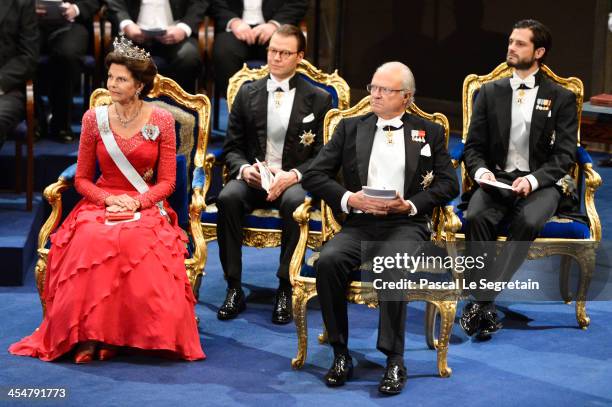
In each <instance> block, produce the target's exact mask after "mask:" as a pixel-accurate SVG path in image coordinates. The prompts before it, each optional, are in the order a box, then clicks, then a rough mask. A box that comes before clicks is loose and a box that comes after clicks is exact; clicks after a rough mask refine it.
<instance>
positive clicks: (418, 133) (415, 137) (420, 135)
mask: <svg viewBox="0 0 612 407" xmlns="http://www.w3.org/2000/svg"><path fill="white" fill-rule="evenodd" d="M410 136H411V137H412V141H416V142H417V143H424V142H425V130H412V131H411V132H410Z"/></svg>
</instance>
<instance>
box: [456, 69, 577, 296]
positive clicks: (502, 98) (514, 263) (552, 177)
mask: <svg viewBox="0 0 612 407" xmlns="http://www.w3.org/2000/svg"><path fill="white" fill-rule="evenodd" d="M535 78H536V82H535V83H536V86H539V87H538V89H537V96H536V103H534V107H533V113H532V119H531V127H530V132H529V169H530V171H529V172H521V171H513V172H505V171H503V169H504V168H505V167H506V160H507V157H508V148H509V142H510V126H511V118H512V96H513V93H512V92H513V91H512V88H511V86H510V79H509V78H505V79H500V80H497V81H494V82H490V83H486V84H484V85H483V86H482V88H481V89H480V92H479V93H478V96H477V98H476V102H475V105H474V112H473V113H472V119H471V122H470V128H469V131H468V137H467V140H466V143H465V164H466V167H467V170H468V172H469V175H470V177H472V179H474V177H475V175H476V171H478V169H480V168H486V169H488V170H489V171H491V172H493V174H494V175H495V177H496V179H498V180H505V181H507V182H508V183H510V184H511V183H512V181H514V179H516V178H517V177H519V176H525V175H527V174H531V175H533V177H535V179H536V180H537V183H538V187H537V189H535V190H534V191H532V192H531V193H530V194H529V195H528V196H527V197H526V198H520V197H517V196H515V195H513V194H512V193H511V192H508V193H506V194H503V193H500V192H499V191H497V190H496V189H487V190H485V189H483V188H477V189H476V191H475V192H474V194H473V195H472V197H471V198H470V201H469V205H468V209H467V212H466V214H465V217H466V219H467V220H468V222H469V223H468V225H469V227H468V231H467V236H466V237H467V240H469V241H473V242H478V241H495V240H496V239H497V236H498V225H499V224H500V223H501V221H502V220H503V219H504V218H506V219H508V218H509V220H510V226H509V229H508V235H507V236H508V240H510V241H517V242H521V241H522V242H529V241H533V240H534V239H535V238H536V237H537V235H538V233H539V232H540V231H541V229H542V228H543V226H544V224H545V223H546V221H548V219H550V218H551V217H552V216H553V215H554V214H555V212H556V210H557V205H558V203H559V199H560V197H561V194H560V192H559V189H558V188H557V186H556V185H555V184H556V182H557V181H558V180H560V179H561V178H563V176H565V175H566V174H567V173H568V171H569V168H570V166H571V164H572V163H573V162H574V160H575V153H576V143H577V131H578V120H577V111H576V98H575V95H574V94H573V93H572V92H570V91H569V90H567V89H565V88H563V87H562V86H560V85H557V84H555V83H553V82H552V81H551V80H549V79H548V78H546V77H545V76H544V75H543V74H542V73H541V72H538V73H537V74H536V75H535ZM538 100H547V101H550V102H549V103H550V108H549V109H542V108H537V105H538V102H537V101H538ZM476 247H481V246H479V245H478V244H472V248H473V249H472V250H478V249H476ZM527 249H528V245H526V244H517V245H513V246H508V247H506V248H505V250H504V251H503V252H502V254H500V255H499V256H498V257H497V260H496V262H495V263H494V264H491V265H490V267H489V268H488V272H487V275H486V276H481V275H478V274H473V277H472V278H474V279H479V278H480V277H485V278H489V279H495V280H499V281H507V280H508V279H510V278H511V277H512V275H513V274H514V273H515V272H516V270H518V268H519V267H520V265H521V264H522V262H523V261H524V259H525V256H526V255H527ZM492 273H494V274H492ZM468 277H470V276H468ZM497 294H498V293H497ZM480 295H482V296H484V297H483V299H486V300H491V299H494V297H495V295H496V293H494V292H490V293H488V292H487V293H484V292H483V293H480Z"/></svg>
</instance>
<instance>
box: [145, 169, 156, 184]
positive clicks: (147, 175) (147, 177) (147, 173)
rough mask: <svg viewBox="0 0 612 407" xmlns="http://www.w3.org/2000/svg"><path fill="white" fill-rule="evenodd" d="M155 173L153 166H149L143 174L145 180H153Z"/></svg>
mask: <svg viewBox="0 0 612 407" xmlns="http://www.w3.org/2000/svg"><path fill="white" fill-rule="evenodd" d="M153 174H154V173H153V168H149V169H148V170H146V171H145V172H144V174H142V179H144V180H145V181H151V180H152V179H153Z"/></svg>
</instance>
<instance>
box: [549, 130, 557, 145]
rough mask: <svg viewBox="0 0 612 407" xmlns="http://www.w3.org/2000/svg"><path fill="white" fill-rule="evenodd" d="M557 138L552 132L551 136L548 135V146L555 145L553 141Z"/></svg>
mask: <svg viewBox="0 0 612 407" xmlns="http://www.w3.org/2000/svg"><path fill="white" fill-rule="evenodd" d="M556 138H557V135H556V134H555V132H554V131H553V132H552V134H551V135H550V145H551V146H554V145H555V139H556Z"/></svg>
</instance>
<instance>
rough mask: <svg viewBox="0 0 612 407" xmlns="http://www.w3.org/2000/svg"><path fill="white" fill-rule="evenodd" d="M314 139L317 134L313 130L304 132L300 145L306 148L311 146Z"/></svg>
mask: <svg viewBox="0 0 612 407" xmlns="http://www.w3.org/2000/svg"><path fill="white" fill-rule="evenodd" d="M314 139H315V134H314V133H313V132H312V130H308V131H304V133H302V135H301V136H300V143H301V144H303V145H305V146H309V145H311V144H312V143H313V142H314Z"/></svg>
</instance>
